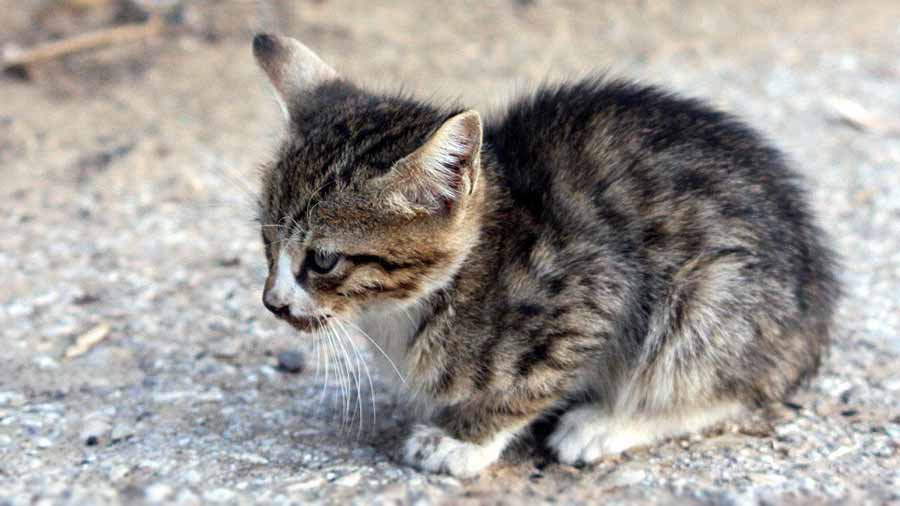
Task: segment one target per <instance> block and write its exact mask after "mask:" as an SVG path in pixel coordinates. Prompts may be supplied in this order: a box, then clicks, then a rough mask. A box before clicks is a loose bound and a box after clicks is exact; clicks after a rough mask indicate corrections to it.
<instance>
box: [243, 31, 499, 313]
mask: <svg viewBox="0 0 900 506" xmlns="http://www.w3.org/2000/svg"><path fill="white" fill-rule="evenodd" d="M253 52H254V55H255V56H256V60H257V62H258V63H259V65H260V67H261V68H262V69H263V70H264V71H265V73H266V74H267V75H268V77H269V80H270V81H271V84H272V86H273V87H274V89H275V91H276V95H277V97H278V99H279V102H280V103H281V105H282V108H283V110H284V111H285V115H286V117H287V121H288V127H287V138H286V140H285V141H284V144H283V145H282V147H281V149H280V151H279V152H278V154H277V157H276V160H275V161H274V162H273V163H270V164H268V165H267V166H266V167H265V168H264V171H263V189H262V195H261V199H260V218H261V222H262V238H263V242H264V244H265V251H266V256H267V259H268V263H269V276H268V279H267V280H266V285H265V290H264V292H263V303H264V304H265V305H266V307H267V308H269V309H270V310H271V311H272V312H273V313H275V314H276V315H278V316H279V317H281V318H283V319H285V320H287V321H288V322H290V323H292V324H293V325H294V326H295V327H297V328H298V329H301V330H311V329H313V328H315V327H317V326H319V325H321V324H322V323H324V322H325V321H326V320H327V319H328V318H330V317H334V316H337V317H344V318H349V319H352V318H353V317H354V316H355V315H357V314H359V312H361V311H364V310H370V309H375V310H380V309H387V308H390V307H392V306H393V307H398V306H400V307H403V306H406V305H409V304H411V303H414V302H415V301H416V300H419V299H421V298H422V297H424V296H425V295H427V294H428V293H430V292H432V291H433V290H435V289H438V288H440V287H442V286H444V285H446V284H447V283H449V282H450V281H451V279H452V278H453V276H454V275H455V273H456V272H457V270H458V269H459V266H460V265H461V263H462V261H463V260H464V258H465V256H466V254H467V253H468V251H469V250H470V248H471V246H472V244H473V243H474V242H475V241H476V240H477V234H478V213H477V207H478V204H479V202H480V201H481V199H482V197H481V195H482V192H481V191H479V190H480V189H481V188H480V187H481V186H482V185H481V184H480V183H479V175H480V157H479V153H480V150H481V131H482V127H481V119H480V117H479V115H478V113H477V112H475V111H458V110H457V111H451V110H445V109H440V108H436V107H433V106H429V105H425V104H422V103H419V102H415V101H413V100H410V99H408V98H404V97H401V96H380V95H374V94H371V93H368V92H365V91H363V90H361V89H360V88H358V87H356V86H354V85H353V84H351V83H350V82H348V81H346V80H344V79H342V78H340V77H339V76H338V74H337V73H336V72H335V71H334V70H333V69H332V68H331V67H329V66H328V65H326V64H325V63H323V62H322V61H321V60H320V59H319V58H318V57H317V56H316V55H315V54H313V53H312V52H311V51H310V50H309V49H307V48H306V47H305V46H303V45H302V44H301V43H300V42H298V41H296V40H294V39H291V38H287V37H278V36H273V35H257V36H256V38H255V39H254V41H253Z"/></svg>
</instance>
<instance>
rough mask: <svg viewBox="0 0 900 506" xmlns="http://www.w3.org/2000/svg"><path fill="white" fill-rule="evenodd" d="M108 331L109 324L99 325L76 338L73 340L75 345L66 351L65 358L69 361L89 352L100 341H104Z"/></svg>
mask: <svg viewBox="0 0 900 506" xmlns="http://www.w3.org/2000/svg"><path fill="white" fill-rule="evenodd" d="M109 331H110V327H109V324H107V323H101V324H100V325H97V326H96V327H94V328H92V329H91V330H88V331H87V332H85V333H84V334H81V335H80V336H78V339H76V340H75V344H73V345H72V346H70V347H69V349H68V350H66V353H65V358H67V359H71V358H75V357H78V356H80V355H84V354H85V353H87V352H89V351H90V350H91V348H93V347H94V346H96V345H98V344H99V343H100V341H103V340H104V339H106V336H108V335H109Z"/></svg>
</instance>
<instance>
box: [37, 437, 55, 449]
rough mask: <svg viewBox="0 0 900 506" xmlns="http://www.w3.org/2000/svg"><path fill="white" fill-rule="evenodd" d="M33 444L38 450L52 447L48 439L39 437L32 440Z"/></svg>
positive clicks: (51, 442)
mask: <svg viewBox="0 0 900 506" xmlns="http://www.w3.org/2000/svg"><path fill="white" fill-rule="evenodd" d="M34 444H35V446H37V447H38V448H50V447H51V446H53V441H52V440H51V439H50V438H46V437H39V438H37V439H35V440H34Z"/></svg>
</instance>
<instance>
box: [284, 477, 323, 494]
mask: <svg viewBox="0 0 900 506" xmlns="http://www.w3.org/2000/svg"><path fill="white" fill-rule="evenodd" d="M324 484H325V479H324V478H322V477H316V478H313V479H310V480H306V481H300V482H297V483H292V484H290V485H288V486H287V487H286V488H285V490H287V491H288V492H300V491H303V490H310V489H314V488H318V487H321V486H322V485H324Z"/></svg>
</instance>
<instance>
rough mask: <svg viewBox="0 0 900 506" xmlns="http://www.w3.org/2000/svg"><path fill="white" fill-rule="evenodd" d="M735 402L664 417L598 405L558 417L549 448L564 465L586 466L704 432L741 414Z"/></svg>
mask: <svg viewBox="0 0 900 506" xmlns="http://www.w3.org/2000/svg"><path fill="white" fill-rule="evenodd" d="M741 410H742V407H741V405H740V404H739V403H737V402H729V401H723V402H720V403H717V404H712V405H708V406H704V407H690V408H678V409H673V410H671V411H669V412H666V413H635V414H632V415H627V416H626V415H622V414H610V413H609V412H608V411H607V410H606V408H604V407H601V406H600V405H597V404H585V405H581V406H578V407H576V408H573V409H572V410H570V411H568V412H567V413H565V414H564V415H563V416H562V417H560V419H559V422H558V424H557V427H556V429H555V430H554V432H553V434H551V436H550V439H549V440H548V444H549V445H550V448H551V449H553V450H554V451H555V452H556V455H557V458H559V461H560V462H562V463H564V464H571V465H576V464H589V463H591V462H596V461H597V460H599V459H600V458H601V457H603V456H605V455H615V454H618V453H622V452H623V451H625V450H628V449H630V448H635V447H638V446H645V445H649V444H652V443H655V442H657V441H660V440H662V439H665V438H667V437H672V436H680V435H683V434H690V433H694V432H698V431H701V430H703V429H704V428H706V427H709V426H710V425H713V424H715V423H717V422H720V421H722V420H726V419H728V418H732V417H734V416H736V415H737V414H738V413H740V412H741Z"/></svg>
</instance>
